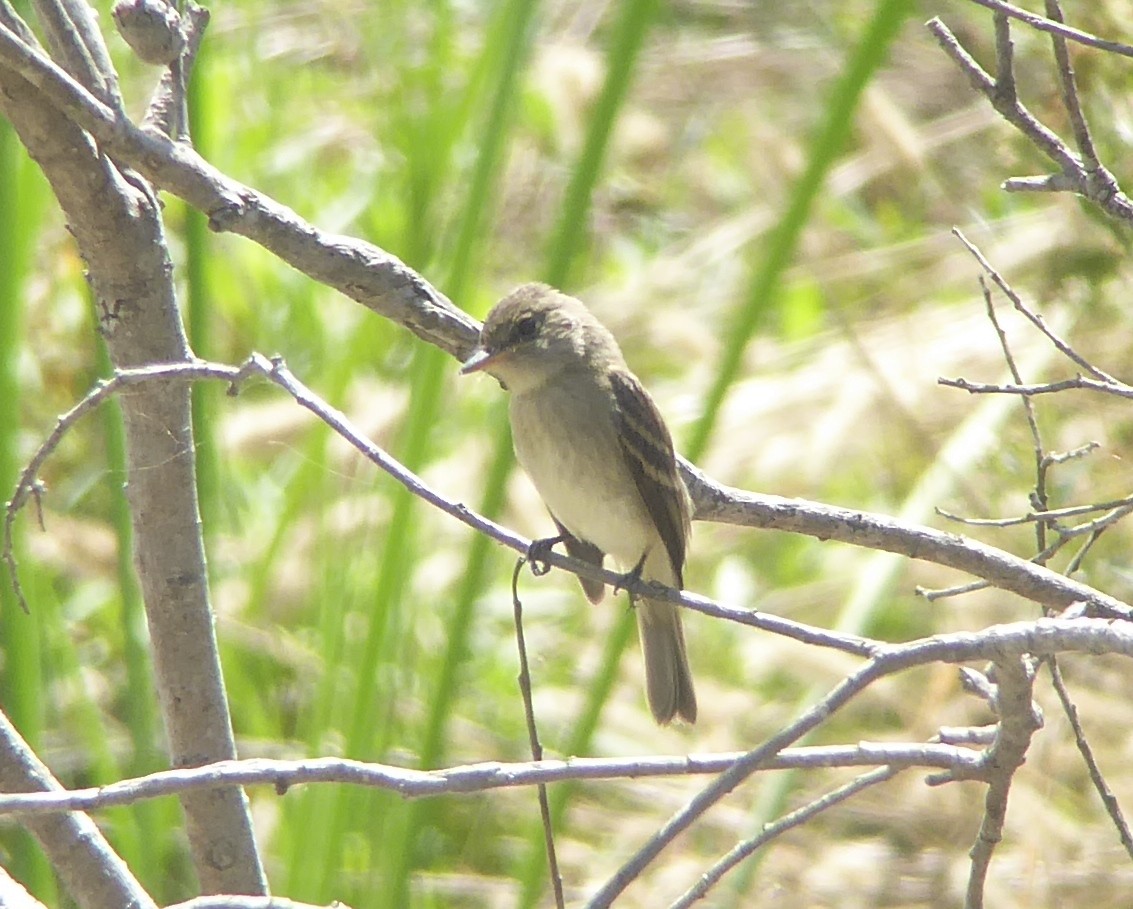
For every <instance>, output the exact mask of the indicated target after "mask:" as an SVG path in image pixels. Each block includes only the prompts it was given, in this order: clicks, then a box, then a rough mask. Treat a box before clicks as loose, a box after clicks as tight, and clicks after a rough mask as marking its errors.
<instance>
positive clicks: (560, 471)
mask: <svg viewBox="0 0 1133 909" xmlns="http://www.w3.org/2000/svg"><path fill="white" fill-rule="evenodd" d="M572 384H573V387H572ZM510 416H511V424H512V436H513V439H514V443H515V452H516V456H517V457H518V458H519V463H520V464H521V465H522V466H523V468H524V470H525V471H526V472H527V474H528V476H530V477H531V481H532V482H533V483H534V484H535V488H536V489H537V490H538V492H539V495H540V496H541V497H542V499H543V501H544V502H545V503H546V505H547V507H548V508H549V509H550V511H551V513H552V514H553V515H554V516H555V517H556V518H558V520H559V521H560V522H561V523H562V524H563V526H565V527H566V528H567V530H569V531H570V532H571V533H572V534H573V535H574V536H576V537H578V538H579V539H582V540H586V541H587V542H590V543H593V544H594V545H596V546H598V547H599V548H600V549H601V550H602V551H603V552H607V553H609V554H611V555H612V556H614V558H615V559H617V560H618V561H619V562H620V563H622V565H623V566H624V567H626V568H630V567H633V565H634V564H636V562H637V561H638V559H640V558H641V556H642V555H643V554H644V553H645V551H646V550H647V549H651V548H653V547H654V545H655V544H656V543H657V542H658V539H657V537H658V535H657V531H656V529H655V528H654V525H653V522H652V520H651V518H650V517H649V514H648V511H647V510H646V507H645V503H644V502H643V501H642V498H641V494H640V493H639V492H638V490H637V484H636V483H635V482H634V479H633V476H632V475H631V474H630V472H629V468H628V467H627V466H626V463H625V456H624V455H623V453H622V448H621V444H620V442H619V441H618V437H617V432H616V429H615V424H614V413H613V402H612V401H611V400H610V398H609V396H608V394H607V393H606V392H605V390H604V389H602V388H601V387H586V386H580V385H579V384H578V383H569V382H564V383H548V384H547V385H544V386H543V387H541V388H540V389H538V390H536V391H532V392H529V393H527V394H522V395H514V396H513V397H512V400H511V405H510Z"/></svg>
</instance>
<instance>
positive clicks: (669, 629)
mask: <svg viewBox="0 0 1133 909" xmlns="http://www.w3.org/2000/svg"><path fill="white" fill-rule="evenodd" d="M636 611H637V627H638V630H639V632H640V634H641V652H642V654H643V655H644V657H645V693H646V696H647V697H648V699H649V709H650V710H651V711H652V712H653V719H655V720H656V721H657V722H658V723H660V724H661V725H662V726H664V725H667V724H668V723H670V722H672V720H673V717H676V716H679V717H681V718H682V719H684V720H686V721H687V722H689V723H695V722H696V692H695V691H694V690H693V687H692V672H691V671H690V670H689V668H688V653H687V652H686V650H685V633H684V627H683V625H682V623H681V611H680V607H679V606H677V605H676V604H675V603H669V602H667V601H665V600H641V601H640V602H638V604H637V610H636Z"/></svg>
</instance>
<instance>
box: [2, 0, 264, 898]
mask: <svg viewBox="0 0 1133 909" xmlns="http://www.w3.org/2000/svg"><path fill="white" fill-rule="evenodd" d="M45 5H46V6H51V4H45ZM5 6H6V4H5ZM52 8H54V7H52ZM57 12H58V14H59V16H60V21H63V20H64V19H66V18H67V17H70V18H74V17H75V16H80V15H85V16H87V17H88V18H89V19H90V21H89V22H87V23H86V28H85V29H82V30H78V29H77V30H76V31H77V32H81V35H82V38H83V39H86V40H87V41H88V42H89V41H91V40H98V41H99V42H100V41H101V39H100V38H99V37H98V32H97V29H96V28H95V26H94V21H93V14H92V13H91V10H90V8H89V7H88V6H86V4H83V3H71V4H70V5H69V7H68V8H67V10H66V11H62V10H57ZM14 15H15V14H14V13H13V12H12V11H11V9H10V7H9V8H6V9H5V10H4V15H3V16H0V21H2V22H4V23H9V22H10V21H11V18H12V17H13V16H14ZM0 36H2V37H4V38H7V39H9V40H11V39H15V38H16V36H15V34H14V33H13V32H12V31H11V30H9V29H8V28H6V27H5V26H4V25H0ZM71 37H72V38H73V39H74V43H76V44H81V43H82V41H80V40H79V37H78V36H77V35H72V36H71ZM16 40H18V39H16ZM5 46H9V45H7V44H6V45H5ZM23 50H24V52H26V53H32V54H33V55H36V56H38V57H41V58H42V55H41V54H40V53H39V51H38V50H37V49H36V48H34V47H29V46H27V45H24V47H23ZM88 56H89V57H90V59H89V60H86V64H87V65H93V66H95V67H96V68H97V67H98V64H99V61H100V60H108V59H109V58H108V55H106V52H105V48H104V47H102V48H101V54H97V53H96V54H91V55H88ZM43 59H45V58H43ZM84 59H85V58H84ZM92 60H93V61H94V62H93V63H92V62H91V61H92ZM105 65H106V66H107V67H108V66H109V64H108V63H107V64H105ZM97 71H98V73H99V79H100V82H99V91H101V92H105V91H106V86H108V85H113V84H116V77H115V75H114V73H113V71H107V70H106V69H98V70H97ZM92 78H94V77H92ZM72 81H73V80H72ZM75 85H78V83H75ZM91 97H92V100H93V95H92V96H91ZM99 103H101V102H99ZM0 113H3V114H4V115H5V116H6V117H7V118H8V119H9V120H10V121H11V123H12V125H13V127H14V128H15V130H16V132H17V134H18V135H19V137H20V139H21V141H22V142H23V143H24V145H25V147H26V148H27V149H28V152H29V153H30V154H31V156H32V157H33V158H34V159H35V160H36V162H37V163H38V164H39V165H40V167H41V168H42V170H43V173H44V175H45V176H46V177H47V179H48V181H49V182H50V184H51V186H52V189H53V190H54V192H55V195H56V197H57V198H58V200H59V204H60V205H61V206H62V208H63V211H64V212H65V213H66V216H67V222H68V225H69V227H70V230H71V233H72V234H73V235H74V237H75V240H76V243H77V244H78V248H79V252H80V254H81V255H82V257H83V259H84V261H85V262H86V265H87V270H88V271H87V275H88V280H89V282H90V286H91V289H92V291H93V294H94V299H95V305H96V307H97V309H98V314H99V325H100V329H101V331H102V334H103V336H104V338H105V340H106V345H107V348H108V350H109V352H110V357H111V359H112V361H113V362H114V364H115V366H116V367H118V368H128V367H131V366H139V365H143V364H146V363H153V362H175V361H183V360H186V359H188V358H189V357H190V352H189V346H188V343H187V341H186V338H185V335H184V332H183V330H182V327H181V321H180V316H179V313H178V311H177V304H176V299H175V296H174V289H173V283H172V265H171V263H170V260H169V254H168V249H167V246H166V241H165V235H164V231H163V226H162V221H161V213H160V209H159V206H158V203H157V198H156V196H155V195H154V192H153V190H152V188H151V187H150V186H149V185H148V184H146V183H145V182H144V180H143V179H141V178H140V177H139V176H138V175H137V174H134V173H132V172H129V171H127V170H125V169H123V168H122V167H120V166H119V165H118V164H116V163H114V162H112V161H111V160H110V159H109V158H108V157H106V155H105V154H103V150H102V149H100V148H99V146H98V144H97V142H96V141H95V140H94V139H93V138H92V137H91V136H90V135H89V134H88V133H87V132H86V131H84V130H83V129H82V128H81V127H80V126H79V125H77V124H76V123H75V122H74V121H73V119H72V118H70V117H69V116H68V115H67V114H66V113H64V112H61V111H60V110H59V109H57V107H56V106H55V105H54V104H52V103H51V101H50V100H49V99H48V98H47V97H45V95H44V93H43V92H42V91H41V90H40V89H39V88H37V87H36V86H35V85H33V84H32V83H31V82H28V81H27V80H26V79H25V78H24V77H23V76H21V75H20V74H19V73H18V72H16V71H15V70H13V69H12V68H11V67H10V66H8V65H7V63H6V62H0ZM122 412H123V416H124V420H125V427H126V441H127V485H126V495H127V499H128V501H129V504H130V510H131V518H132V522H133V535H134V560H135V564H136V566H137V570H138V575H139V579H140V581H141V586H142V592H143V596H144V599H145V607H146V616H147V620H148V624H149V629H150V637H151V640H152V646H153V654H154V669H155V672H156V676H157V688H158V695H159V700H160V703H161V707H162V712H163V715H164V719H165V728H166V732H167V736H168V740H169V750H170V760H171V762H172V764H173V765H174V766H176V767H185V766H193V765H197V764H204V763H208V762H211V761H217V760H224V759H227V758H233V757H235V756H236V746H235V741H234V738H233V734H232V726H231V721H230V718H229V714H228V704H227V700H226V698H225V693H224V683H223V680H222V678H221V672H220V660H219V656H218V653H217V647H216V637H215V634H214V630H213V622H212V611H211V607H210V604H209V596H208V575H207V571H206V567H205V554H204V546H203V542H202V540H201V533H200V519H199V516H198V512H197V498H196V474H195V465H194V448H193V437H192V430H191V425H190V419H189V390H188V388H187V387H186V386H185V385H184V384H181V383H172V384H161V383H157V384H150V385H147V386H144V387H139V388H137V389H135V390H134V393H133V394H130V395H128V396H124V397H123V399H122ZM182 804H183V806H184V809H185V816H186V820H187V827H188V833H189V842H190V847H191V850H192V853H193V858H194V862H195V865H196V869H197V873H198V876H199V878H200V882H201V886H202V888H203V889H204V890H205V892H207V893H249V894H260V893H266V892H267V890H266V880H265V878H264V874H263V869H262V867H261V864H260V860H259V856H258V853H257V851H256V845H255V839H254V837H253V835H252V827H251V817H250V814H249V811H248V806H247V802H246V799H245V797H244V794H243V792H242V791H241V790H239V789H236V788H227V789H220V790H216V791H212V792H207V793H193V794H191V795H187V796H186V797H185V798H184V799H183V800H182ZM60 870H61V872H62V869H60Z"/></svg>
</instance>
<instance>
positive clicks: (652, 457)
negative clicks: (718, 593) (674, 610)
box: [610, 369, 689, 587]
mask: <svg viewBox="0 0 1133 909" xmlns="http://www.w3.org/2000/svg"><path fill="white" fill-rule="evenodd" d="M610 384H611V387H612V388H613V392H614V401H615V403H616V404H617V421H618V427H617V428H618V439H619V441H620V442H621V446H622V453H623V454H624V455H625V459H626V464H627V465H628V466H629V472H630V474H632V476H633V479H634V482H635V483H636V484H637V491H638V492H639V493H641V498H642V499H643V500H644V501H645V507H646V508H647V509H648V511H649V515H650V517H652V518H653V523H654V524H655V525H656V526H657V531H658V532H659V533H660V535H661V540H662V541H663V542H664V544H665V549H666V551H667V552H668V553H669V562H670V564H671V565H672V567H673V574H674V576H675V579H676V585H677V586H678V587H681V586H683V585H684V580H683V574H682V569H683V567H684V562H685V546H686V544H687V542H688V531H689V505H688V494H687V493H686V491H685V488H684V483H683V481H682V480H681V478H680V474H678V473H677V460H676V455H675V454H674V452H673V439H672V437H671V436H670V435H669V430H668V427H666V426H665V421H664V420H663V419H662V418H661V412H660V411H659V410H657V405H656V404H654V403H653V399H652V398H651V397H649V392H647V391H646V390H645V388H644V387H643V386H642V384H641V383H640V382H639V381H638V380H637V377H636V376H634V375H633V374H632V373H630V372H627V371H624V370H620V369H615V370H613V371H612V372H611V373H610Z"/></svg>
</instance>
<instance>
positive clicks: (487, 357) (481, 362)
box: [460, 347, 494, 376]
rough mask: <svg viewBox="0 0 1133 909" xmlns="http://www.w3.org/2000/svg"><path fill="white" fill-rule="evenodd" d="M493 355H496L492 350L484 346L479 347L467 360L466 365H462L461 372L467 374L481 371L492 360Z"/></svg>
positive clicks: (463, 374)
mask: <svg viewBox="0 0 1133 909" xmlns="http://www.w3.org/2000/svg"><path fill="white" fill-rule="evenodd" d="M493 357H494V355H493V354H492V353H491V352H490V351H487V350H485V349H484V348H483V347H477V348H476V350H475V351H474V352H473V354H472V356H470V357H469V358H468V359H467V360H465V361H464V365H463V366H461V367H460V374H461V375H462V376H466V375H468V374H469V373H473V372H480V371H481V370H482V369H484V367H486V366H487V365H488V364H489V363H490V362H491V361H492V359H493Z"/></svg>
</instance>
